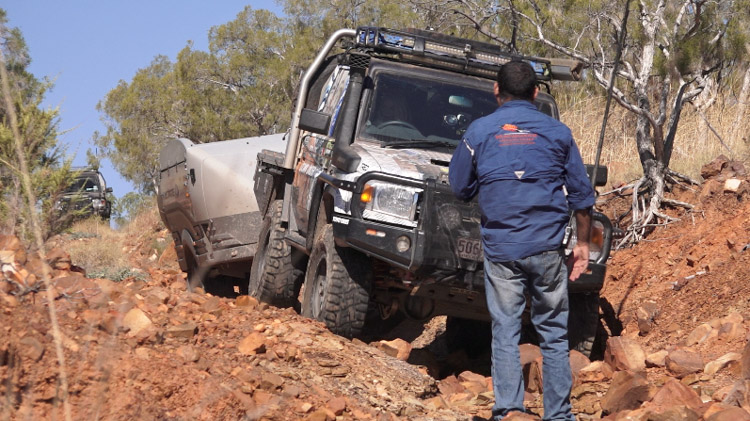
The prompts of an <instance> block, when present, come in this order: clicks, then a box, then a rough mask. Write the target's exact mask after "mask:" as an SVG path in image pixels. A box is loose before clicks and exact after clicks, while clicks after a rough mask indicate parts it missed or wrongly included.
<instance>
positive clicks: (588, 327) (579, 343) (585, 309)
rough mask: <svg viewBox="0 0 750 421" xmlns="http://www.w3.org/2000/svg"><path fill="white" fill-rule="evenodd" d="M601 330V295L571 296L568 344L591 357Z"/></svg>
mask: <svg viewBox="0 0 750 421" xmlns="http://www.w3.org/2000/svg"><path fill="white" fill-rule="evenodd" d="M598 329H599V294H570V315H569V316H568V342H569V343H570V349H575V350H576V351H579V352H581V353H582V354H584V355H585V356H587V357H589V356H591V351H592V350H593V349H594V342H595V340H596V334H597V330H598Z"/></svg>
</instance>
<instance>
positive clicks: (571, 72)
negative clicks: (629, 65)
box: [355, 26, 582, 81]
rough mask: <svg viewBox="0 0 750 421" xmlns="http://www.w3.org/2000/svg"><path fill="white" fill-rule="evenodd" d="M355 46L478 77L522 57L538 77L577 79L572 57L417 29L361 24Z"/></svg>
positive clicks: (492, 73)
mask: <svg viewBox="0 0 750 421" xmlns="http://www.w3.org/2000/svg"><path fill="white" fill-rule="evenodd" d="M355 43H356V47H358V48H360V49H366V50H370V51H371V52H372V53H375V54H378V53H380V54H386V55H389V56H391V58H394V57H393V55H394V54H395V55H397V56H396V57H397V59H398V60H400V61H409V62H414V63H422V64H429V65H431V66H437V67H441V68H444V69H447V70H452V71H457V72H461V73H466V74H473V75H476V76H482V77H492V78H494V77H495V76H496V75H497V71H498V69H499V68H500V66H502V65H503V64H505V63H507V62H509V61H511V60H523V61H525V62H527V63H529V64H530V65H531V67H533V68H534V71H535V72H536V75H537V79H538V80H539V81H549V80H553V79H555V80H569V81H573V80H579V79H580V71H581V68H582V66H581V63H580V62H577V61H574V60H560V59H547V58H542V57H533V56H523V55H519V54H513V53H511V52H508V51H505V50H503V49H502V48H501V47H499V46H497V45H494V44H490V43H486V42H481V41H474V40H469V39H464V38H458V37H454V36H450V35H444V34H439V33H436V32H432V31H424V30H420V29H406V30H395V29H388V28H379V27H371V26H363V27H359V28H357V35H356V37H355Z"/></svg>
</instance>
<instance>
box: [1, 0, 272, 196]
mask: <svg viewBox="0 0 750 421" xmlns="http://www.w3.org/2000/svg"><path fill="white" fill-rule="evenodd" d="M246 5H249V6H251V7H252V8H253V9H268V10H271V11H273V12H275V13H277V14H281V9H280V8H279V6H278V5H276V4H275V2H274V1H273V0H252V1H247V0H245V1H241V0H213V1H208V0H204V1H200V0H149V1H147V0H66V1H60V0H5V1H4V2H2V4H0V8H3V9H5V11H6V12H7V19H8V26H10V27H12V28H19V29H20V30H21V32H22V33H23V36H24V38H25V39H26V44H27V45H28V47H29V53H30V55H31V60H32V61H31V66H30V70H31V73H33V74H34V75H35V76H36V77H37V78H39V79H41V78H43V77H45V76H46V77H50V78H52V79H54V81H55V87H54V88H53V90H52V91H51V92H49V93H48V94H47V97H46V101H45V103H44V106H45V107H60V125H59V129H60V130H61V131H64V132H65V133H64V134H63V135H61V137H60V139H61V141H62V143H63V144H65V145H67V153H68V155H70V156H73V155H75V159H74V165H78V166H82V165H85V164H86V150H88V149H93V145H91V144H90V140H91V137H92V135H93V133H94V132H95V131H99V132H102V133H103V132H104V131H105V130H104V125H103V124H102V123H101V120H100V117H101V115H100V114H99V112H98V111H96V104H97V103H98V102H99V101H100V100H101V99H103V98H104V97H105V95H106V94H107V92H109V91H110V90H111V89H112V88H114V87H115V86H117V83H118V82H119V81H120V80H125V81H127V82H130V80H132V78H133V76H134V75H135V72H136V71H137V70H138V69H140V68H143V67H146V66H148V65H149V63H150V62H151V60H152V59H153V58H154V57H155V56H157V55H159V54H162V55H166V56H168V57H169V58H170V59H171V60H175V59H176V57H177V53H179V52H180V50H182V49H183V48H184V47H185V45H187V42H188V41H189V40H190V41H193V46H194V49H197V50H207V49H208V30H209V29H210V28H211V27H212V26H216V25H220V24H223V23H226V22H229V21H231V20H233V19H234V18H235V17H236V16H237V14H238V13H239V12H240V11H242V9H243V8H244V7H245V6H246ZM101 171H102V173H103V174H104V178H105V179H106V180H107V184H108V185H109V186H110V187H113V189H114V194H115V196H117V197H122V196H123V195H124V194H125V193H127V192H129V191H132V190H133V186H132V185H131V184H130V183H129V182H127V181H125V180H124V179H123V178H122V177H121V176H120V175H119V174H118V173H117V172H116V171H115V170H114V168H113V167H112V165H111V164H110V163H109V161H104V162H103V163H102V168H101Z"/></svg>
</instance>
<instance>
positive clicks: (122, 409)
mask: <svg viewBox="0 0 750 421" xmlns="http://www.w3.org/2000/svg"><path fill="white" fill-rule="evenodd" d="M723 178H726V175H719V176H717V177H716V178H713V179H710V180H708V181H707V182H705V183H704V184H703V185H702V186H697V187H694V189H693V190H692V191H691V190H688V189H679V191H675V192H672V193H671V194H670V197H673V198H675V199H677V200H681V201H684V202H688V203H692V204H693V205H694V206H695V209H693V210H692V211H686V210H683V209H672V210H669V211H668V212H669V214H670V215H671V216H673V217H676V218H679V221H677V222H674V223H671V224H669V225H667V226H664V227H657V228H656V229H655V230H654V232H653V233H651V234H650V235H649V236H648V237H647V239H646V240H645V241H642V242H641V243H640V244H638V245H637V246H635V247H632V248H628V249H623V250H619V251H616V252H614V253H613V256H612V258H611V260H610V262H609V269H608V277H607V282H606V285H605V288H604V290H603V292H602V297H603V300H602V306H601V317H602V323H603V325H604V327H605V331H606V332H607V333H608V334H609V335H612V336H615V335H622V336H627V337H630V338H634V339H635V340H636V341H638V342H639V343H640V344H641V346H642V347H643V348H644V350H645V351H646V353H652V352H656V351H660V350H670V349H672V348H674V347H677V346H683V345H686V344H685V341H686V338H687V336H688V335H689V334H690V333H691V332H692V331H693V330H694V329H696V328H697V327H698V326H700V325H701V324H703V323H711V322H713V323H714V324H716V321H717V320H718V319H721V318H724V317H726V316H728V315H730V314H731V313H738V314H739V315H741V316H742V322H741V323H742V325H743V326H744V327H745V328H748V327H750V322H748V321H749V320H750V282H749V281H750V249H746V248H745V247H746V246H747V245H748V244H749V243H750V201H748V199H749V198H750V195H749V194H748V193H747V184H748V180H747V179H746V178H743V181H742V183H743V184H742V185H743V188H744V190H743V189H741V190H740V191H739V192H725V191H724V190H723ZM629 200H630V199H629V198H628V197H623V198H619V199H614V200H610V202H609V203H607V204H606V205H605V206H604V207H605V213H607V214H608V216H610V218H613V219H615V217H616V216H617V214H616V211H615V209H623V208H624V206H626V205H627V203H629ZM162 235H163V236H165V237H166V235H167V234H166V233H162ZM63 244H64V243H63ZM132 246H133V247H132V249H134V250H135V253H134V255H133V259H134V260H136V261H139V262H141V263H140V265H141V266H142V267H143V268H144V269H145V270H147V271H148V273H149V276H150V281H149V282H141V281H137V280H126V281H123V282H120V283H114V282H111V281H108V280H87V279H85V278H83V277H82V276H80V274H76V273H75V272H69V271H66V270H65V269H64V268H58V270H57V271H56V272H55V273H56V275H58V276H59V277H57V278H55V282H56V284H57V286H56V287H55V288H56V289H55V293H56V296H57V298H58V299H57V300H56V306H57V308H58V317H59V319H60V324H61V330H62V332H63V334H64V337H65V340H64V341H63V349H64V354H65V362H66V366H67V374H68V382H69V384H70V397H69V400H68V402H69V403H70V404H71V408H72V419H75V420H83V419H99V418H101V419H112V420H120V419H122V420H125V419H128V420H132V419H138V420H148V419H175V420H178V419H180V420H181V419H207V420H208V419H211V420H214V419H261V420H293V419H310V420H325V419H329V420H333V419H377V420H391V419H410V420H412V419H413V420H448V419H471V417H472V416H474V415H478V416H480V417H488V416H489V408H490V407H491V405H492V402H491V397H492V394H491V391H490V390H489V389H488V384H487V379H484V383H482V379H481V376H480V378H476V377H472V375H471V374H470V373H469V374H467V373H464V375H463V376H460V377H459V378H458V379H456V378H455V377H449V378H448V379H435V378H433V377H430V376H429V375H428V373H433V374H434V373H435V372H436V371H435V366H439V365H440V364H445V363H446V361H440V360H439V359H438V358H437V357H436V356H435V355H432V354H431V352H430V349H431V348H430V347H429V346H427V345H426V343H429V342H430V341H431V340H433V339H435V337H436V336H439V330H440V323H439V321H437V322H432V323H430V324H429V325H428V328H427V331H428V334H427V336H426V337H425V336H424V335H423V336H421V337H420V338H418V339H417V340H416V341H415V342H414V343H413V345H414V346H415V350H414V351H412V357H411V359H410V360H411V361H417V360H418V361H419V362H420V364H418V365H417V364H407V363H406V362H403V361H399V360H397V359H395V358H392V357H390V356H388V355H386V353H384V352H383V351H381V349H382V348H381V349H378V348H377V347H376V346H375V345H376V344H375V343H373V344H366V343H364V342H362V341H359V340H356V339H355V340H353V341H350V340H346V339H343V338H340V337H338V336H335V335H332V334H330V332H328V331H326V330H325V329H324V328H323V327H322V325H321V324H319V323H317V322H313V321H310V320H306V319H304V318H302V317H300V316H298V315H297V314H295V313H294V312H293V311H292V310H290V309H287V310H282V309H277V308H274V307H268V306H266V305H264V304H261V305H257V303H256V302H254V301H253V300H246V299H229V298H218V297H212V296H210V295H201V294H194V293H188V292H186V291H184V275H183V274H182V273H181V272H179V270H178V269H177V268H176V265H175V263H174V261H173V260H171V261H170V259H168V258H167V259H160V260H161V261H162V264H161V265H159V264H156V263H152V264H148V263H146V259H142V258H141V257H142V254H143V255H146V256H147V255H148V254H150V250H148V248H147V247H146V246H145V245H139V244H132ZM141 250H148V252H144V253H140V251H141ZM74 263H75V262H74ZM30 265H31V263H27V267H29V266H30ZM53 267H56V266H54V264H53ZM29 270H31V269H29ZM61 279H62V280H61ZM9 285H10V284H9V283H3V282H0V286H2V287H3V288H2V289H1V290H0V331H1V332H2V333H1V334H0V380H2V387H1V388H0V390H2V392H0V402H2V403H0V418H1V419H51V418H54V419H65V418H64V411H63V408H62V406H61V403H60V400H59V399H58V398H59V397H60V389H59V373H60V370H59V368H58V366H57V360H56V357H55V348H54V344H53V341H52V331H51V328H50V323H49V316H48V313H47V306H46V304H45V298H44V297H45V295H44V294H41V293H34V292H32V293H29V294H26V295H23V296H17V295H13V294H10V293H11V292H13V293H14V294H16V293H18V290H15V291H14V290H13V289H12V288H11V286H9ZM244 304H248V305H244ZM644 306H645V307H647V308H650V309H652V315H653V322H652V326H651V329H650V330H649V331H648V332H647V333H644V332H641V328H639V325H638V322H637V312H638V309H639V308H641V307H644ZM134 309H138V310H140V311H142V312H143V314H145V315H146V316H147V317H148V318H149V320H150V321H151V326H149V327H147V328H145V329H144V330H142V331H141V332H140V333H136V334H134V333H133V330H132V329H131V330H130V331H128V329H127V328H125V327H123V326H124V325H125V324H127V323H126V322H125V321H124V318H126V315H128V314H130V315H131V317H134V316H133V314H138V313H139V312H138V311H134ZM436 326H437V327H436ZM193 328H194V329H193ZM430 331H432V333H431V334H430V333H429V332H430ZM745 332H746V331H745ZM745 332H741V334H740V335H724V336H719V337H716V338H709V339H707V340H705V341H704V342H702V343H698V344H696V345H693V346H691V349H693V350H695V351H697V352H699V353H700V354H701V355H702V357H703V359H704V361H706V362H708V361H712V360H714V359H716V358H718V357H720V356H722V355H724V354H726V353H728V352H738V353H741V352H742V350H743V348H744V346H745V344H746V343H747V333H745ZM451 363H455V361H451ZM474 368H475V367H472V366H465V367H464V369H465V370H474ZM459 371H461V370H459ZM474 371H476V370H474ZM739 371H740V370H739V368H738V366H737V364H735V365H733V366H730V369H727V370H721V371H719V372H718V373H717V374H715V375H712V376H706V375H703V376H698V377H696V378H693V379H692V380H691V382H692V383H691V385H692V386H693V387H694V388H696V389H700V391H701V392H702V394H703V395H704V396H711V395H712V394H713V393H714V392H716V391H718V390H720V389H722V388H726V387H728V386H731V385H733V384H734V383H735V382H736V381H737V380H738V378H739V376H740V373H739ZM647 374H648V378H649V380H650V381H651V382H652V383H653V384H654V385H660V384H663V383H664V382H665V379H666V378H668V377H669V376H670V374H669V373H668V372H667V371H666V369H665V368H663V367H654V368H649V369H648V372H647ZM605 377H606V376H605ZM608 387H609V379H608V378H604V379H600V380H595V381H593V383H591V386H590V388H589V389H588V391H587V392H579V393H574V397H573V404H574V409H575V410H576V412H579V413H580V414H583V415H580V416H579V417H580V418H581V419H591V418H596V417H598V416H601V415H602V412H601V408H600V407H599V406H598V405H599V401H600V400H601V396H602V395H603V394H604V393H606V391H607V389H608ZM531 398H532V401H531V402H529V407H530V408H532V410H536V411H537V412H538V409H539V407H540V405H541V403H540V402H539V398H538V395H536V396H531ZM586 414H588V415H586Z"/></svg>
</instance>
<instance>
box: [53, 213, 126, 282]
mask: <svg viewBox="0 0 750 421" xmlns="http://www.w3.org/2000/svg"><path fill="white" fill-rule="evenodd" d="M70 233H71V235H72V236H73V238H76V239H77V241H75V242H72V243H71V244H70V246H69V249H68V250H67V251H68V253H69V254H70V259H71V261H72V263H73V264H74V265H77V266H80V267H82V268H84V269H86V272H88V273H91V274H93V273H109V272H112V271H119V270H122V269H123V268H127V267H129V263H128V259H127V256H125V253H123V247H124V245H125V244H124V241H123V236H122V234H121V233H120V232H119V231H115V230H113V229H111V228H110V227H109V224H108V223H107V222H106V221H102V220H101V219H100V218H96V217H94V218H89V219H86V220H83V221H80V222H76V223H75V224H73V226H72V227H71V228H70Z"/></svg>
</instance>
